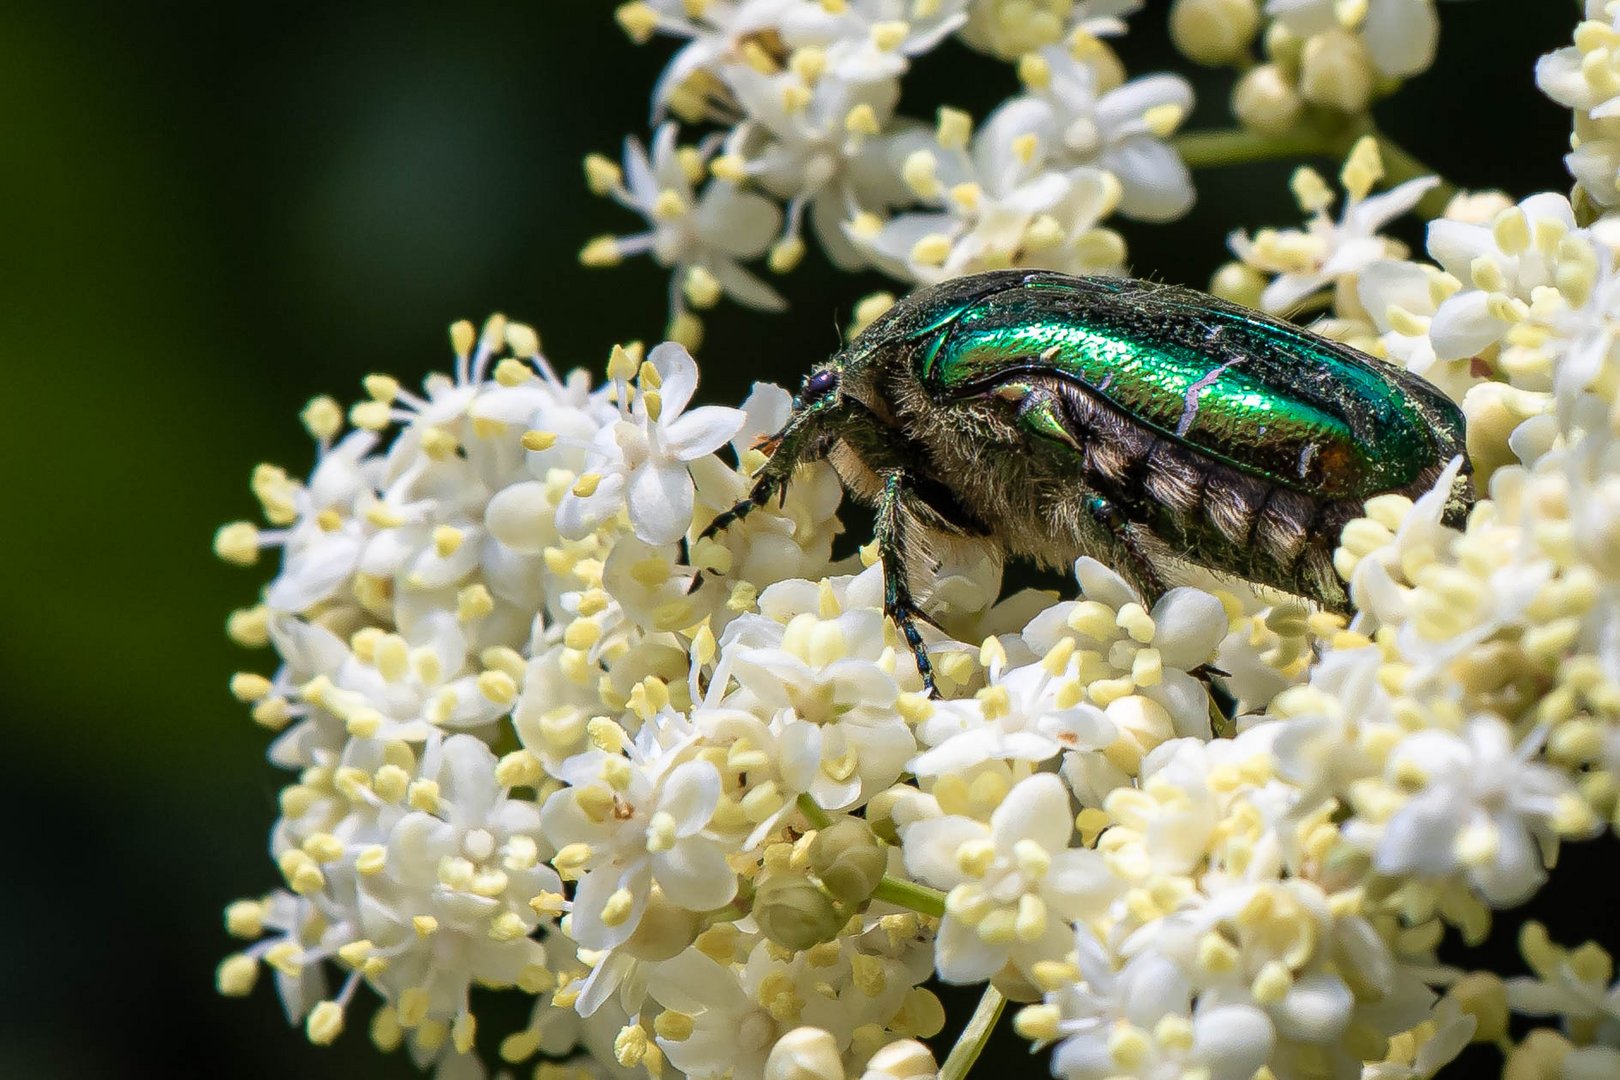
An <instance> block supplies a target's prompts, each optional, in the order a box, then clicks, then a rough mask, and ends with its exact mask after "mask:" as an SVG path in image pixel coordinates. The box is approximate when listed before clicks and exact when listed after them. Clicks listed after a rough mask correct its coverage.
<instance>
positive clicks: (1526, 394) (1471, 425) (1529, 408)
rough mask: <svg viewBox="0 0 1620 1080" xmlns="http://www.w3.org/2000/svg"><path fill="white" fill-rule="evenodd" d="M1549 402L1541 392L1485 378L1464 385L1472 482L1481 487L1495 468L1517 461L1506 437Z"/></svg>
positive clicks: (1544, 408)
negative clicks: (1472, 473)
mask: <svg viewBox="0 0 1620 1080" xmlns="http://www.w3.org/2000/svg"><path fill="white" fill-rule="evenodd" d="M1551 405H1552V401H1551V399H1550V398H1549V397H1548V396H1547V395H1545V394H1538V393H1535V392H1532V391H1527V390H1520V389H1518V388H1517V387H1512V386H1509V385H1507V384H1506V383H1500V382H1495V381H1487V382H1482V383H1479V384H1477V385H1475V386H1471V387H1469V388H1468V393H1467V394H1465V395H1464V396H1463V402H1462V408H1463V415H1464V416H1466V417H1467V418H1468V458H1469V461H1470V462H1471V463H1472V464H1473V466H1474V482H1475V483H1476V484H1479V485H1481V487H1483V486H1484V485H1485V484H1486V483H1487V482H1489V480H1490V477H1491V474H1492V473H1494V472H1495V471H1496V470H1497V469H1500V468H1501V467H1502V466H1504V465H1512V464H1515V463H1516V462H1517V461H1518V457H1517V456H1516V455H1515V453H1514V451H1513V449H1512V448H1511V447H1510V446H1509V443H1508V437H1509V436H1510V435H1512V434H1513V433H1514V432H1515V431H1516V430H1517V429H1518V427H1519V425H1520V424H1522V423H1524V422H1525V421H1526V420H1528V419H1529V418H1530V417H1532V416H1537V415H1539V414H1541V413H1542V412H1545V411H1546V410H1547V409H1548V408H1550V407H1551Z"/></svg>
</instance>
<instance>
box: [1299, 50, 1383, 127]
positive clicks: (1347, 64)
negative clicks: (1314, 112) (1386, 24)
mask: <svg viewBox="0 0 1620 1080" xmlns="http://www.w3.org/2000/svg"><path fill="white" fill-rule="evenodd" d="M1372 90H1373V69H1372V61H1371V59H1369V58H1368V56H1367V46H1366V45H1365V44H1364V43H1363V42H1362V40H1361V38H1360V37H1358V36H1357V35H1355V34H1352V33H1351V32H1350V31H1348V30H1329V31H1327V32H1326V33H1322V34H1315V35H1313V36H1312V37H1311V38H1310V39H1309V40H1308V41H1306V42H1305V51H1304V52H1303V53H1301V54H1300V71H1299V92H1300V96H1301V97H1303V98H1304V99H1305V100H1306V101H1309V102H1311V103H1312V104H1315V105H1326V106H1327V107H1328V108H1331V109H1338V110H1339V111H1340V112H1347V113H1360V112H1364V111H1366V108H1367V103H1368V102H1369V101H1370V100H1371V99H1372Z"/></svg>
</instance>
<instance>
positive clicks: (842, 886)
mask: <svg viewBox="0 0 1620 1080" xmlns="http://www.w3.org/2000/svg"><path fill="white" fill-rule="evenodd" d="M888 862H889V858H888V853H887V852H886V851H885V850H884V847H883V844H882V842H881V841H879V840H878V838H877V835H876V834H875V833H874V832H873V831H872V827H871V826H870V825H868V824H867V823H866V822H864V821H862V820H860V819H859V818H844V819H843V820H842V821H837V822H834V823H833V824H832V825H829V826H828V827H827V828H825V829H822V830H821V831H820V832H818V833H816V838H815V839H814V840H813V841H811V843H810V868H811V869H812V870H814V871H815V872H816V876H817V877H819V878H820V879H821V883H822V885H824V886H826V889H827V891H828V892H830V893H832V894H833V896H834V897H836V898H837V899H838V900H839V901H840V902H842V903H845V904H861V903H865V902H866V901H867V900H868V899H870V898H871V896H872V893H873V891H874V890H875V889H876V888H877V887H878V883H879V882H880V881H882V880H883V872H884V871H885V870H886V869H887V868H888Z"/></svg>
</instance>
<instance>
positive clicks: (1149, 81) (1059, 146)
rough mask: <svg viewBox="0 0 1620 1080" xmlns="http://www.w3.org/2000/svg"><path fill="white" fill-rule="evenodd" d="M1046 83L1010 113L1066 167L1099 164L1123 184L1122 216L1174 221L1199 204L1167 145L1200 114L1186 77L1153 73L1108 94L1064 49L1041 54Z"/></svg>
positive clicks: (1090, 69)
mask: <svg viewBox="0 0 1620 1080" xmlns="http://www.w3.org/2000/svg"><path fill="white" fill-rule="evenodd" d="M1040 55H1041V58H1042V59H1043V60H1044V61H1045V63H1046V78H1047V81H1046V83H1045V85H1043V86H1041V87H1039V88H1038V89H1032V90H1031V91H1030V93H1029V95H1028V96H1026V97H1023V98H1015V99H1014V100H1013V101H1011V102H1009V103H1008V104H1007V105H1005V106H1003V109H1005V110H1007V111H1008V112H1009V113H1012V114H1015V115H1016V116H1017V120H1016V121H1015V123H1016V124H1017V125H1021V126H1022V128H1023V130H1026V131H1030V132H1033V133H1034V134H1035V135H1036V136H1037V137H1038V138H1039V139H1040V140H1041V142H1042V144H1043V145H1046V146H1049V147H1051V148H1052V149H1051V151H1050V154H1051V159H1052V161H1053V162H1054V163H1055V164H1058V165H1060V166H1065V167H1076V166H1091V167H1093V168H1098V169H1102V170H1104V171H1106V172H1108V173H1111V174H1112V175H1113V176H1114V178H1115V179H1116V180H1118V181H1119V184H1120V197H1119V212H1120V213H1122V214H1124V215H1125V216H1126V217H1132V218H1139V219H1141V220H1143V221H1169V220H1171V219H1173V218H1177V217H1180V216H1181V215H1182V214H1184V213H1186V212H1187V210H1188V208H1190V207H1191V206H1192V202H1193V185H1192V177H1191V175H1190V174H1189V173H1188V171H1187V166H1186V165H1185V164H1183V163H1182V160H1181V158H1180V156H1179V155H1177V153H1176V152H1175V150H1174V149H1172V148H1171V146H1170V144H1169V143H1168V142H1167V141H1166V139H1168V137H1169V136H1170V135H1171V134H1172V133H1173V132H1174V131H1175V129H1176V128H1177V127H1178V126H1180V124H1181V121H1182V120H1183V119H1184V118H1185V117H1186V116H1187V114H1188V113H1189V112H1191V111H1192V105H1193V92H1192V87H1191V86H1190V85H1189V84H1188V82H1187V80H1186V79H1183V78H1182V77H1181V76H1179V75H1166V74H1160V75H1148V76H1146V77H1144V78H1140V79H1133V80H1132V81H1130V82H1128V83H1126V84H1125V85H1124V86H1120V87H1116V88H1115V89H1112V90H1108V91H1107V92H1100V90H1099V87H1098V81H1099V76H1098V72H1097V70H1096V69H1095V68H1094V67H1092V66H1091V65H1090V64H1086V63H1083V62H1082V61H1080V60H1077V59H1075V57H1074V54H1073V53H1072V52H1071V51H1070V50H1068V49H1064V48H1060V47H1057V46H1053V47H1050V48H1047V49H1043V50H1042V51H1041V54H1040Z"/></svg>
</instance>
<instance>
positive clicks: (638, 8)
mask: <svg viewBox="0 0 1620 1080" xmlns="http://www.w3.org/2000/svg"><path fill="white" fill-rule="evenodd" d="M613 18H614V20H615V21H616V22H617V23H618V24H619V27H620V28H621V29H622V30H623V31H624V32H625V34H626V35H627V36H628V37H629V38H630V40H631V41H633V42H635V43H636V44H637V45H644V44H646V43H647V42H648V41H649V40H651V39H652V36H653V33H654V32H655V31H657V29H658V10H657V9H656V8H654V7H653V6H652V5H651V4H648V3H645V2H643V0H632V2H631V3H628V4H620V5H619V6H618V8H616V9H615V10H614V12H613Z"/></svg>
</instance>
